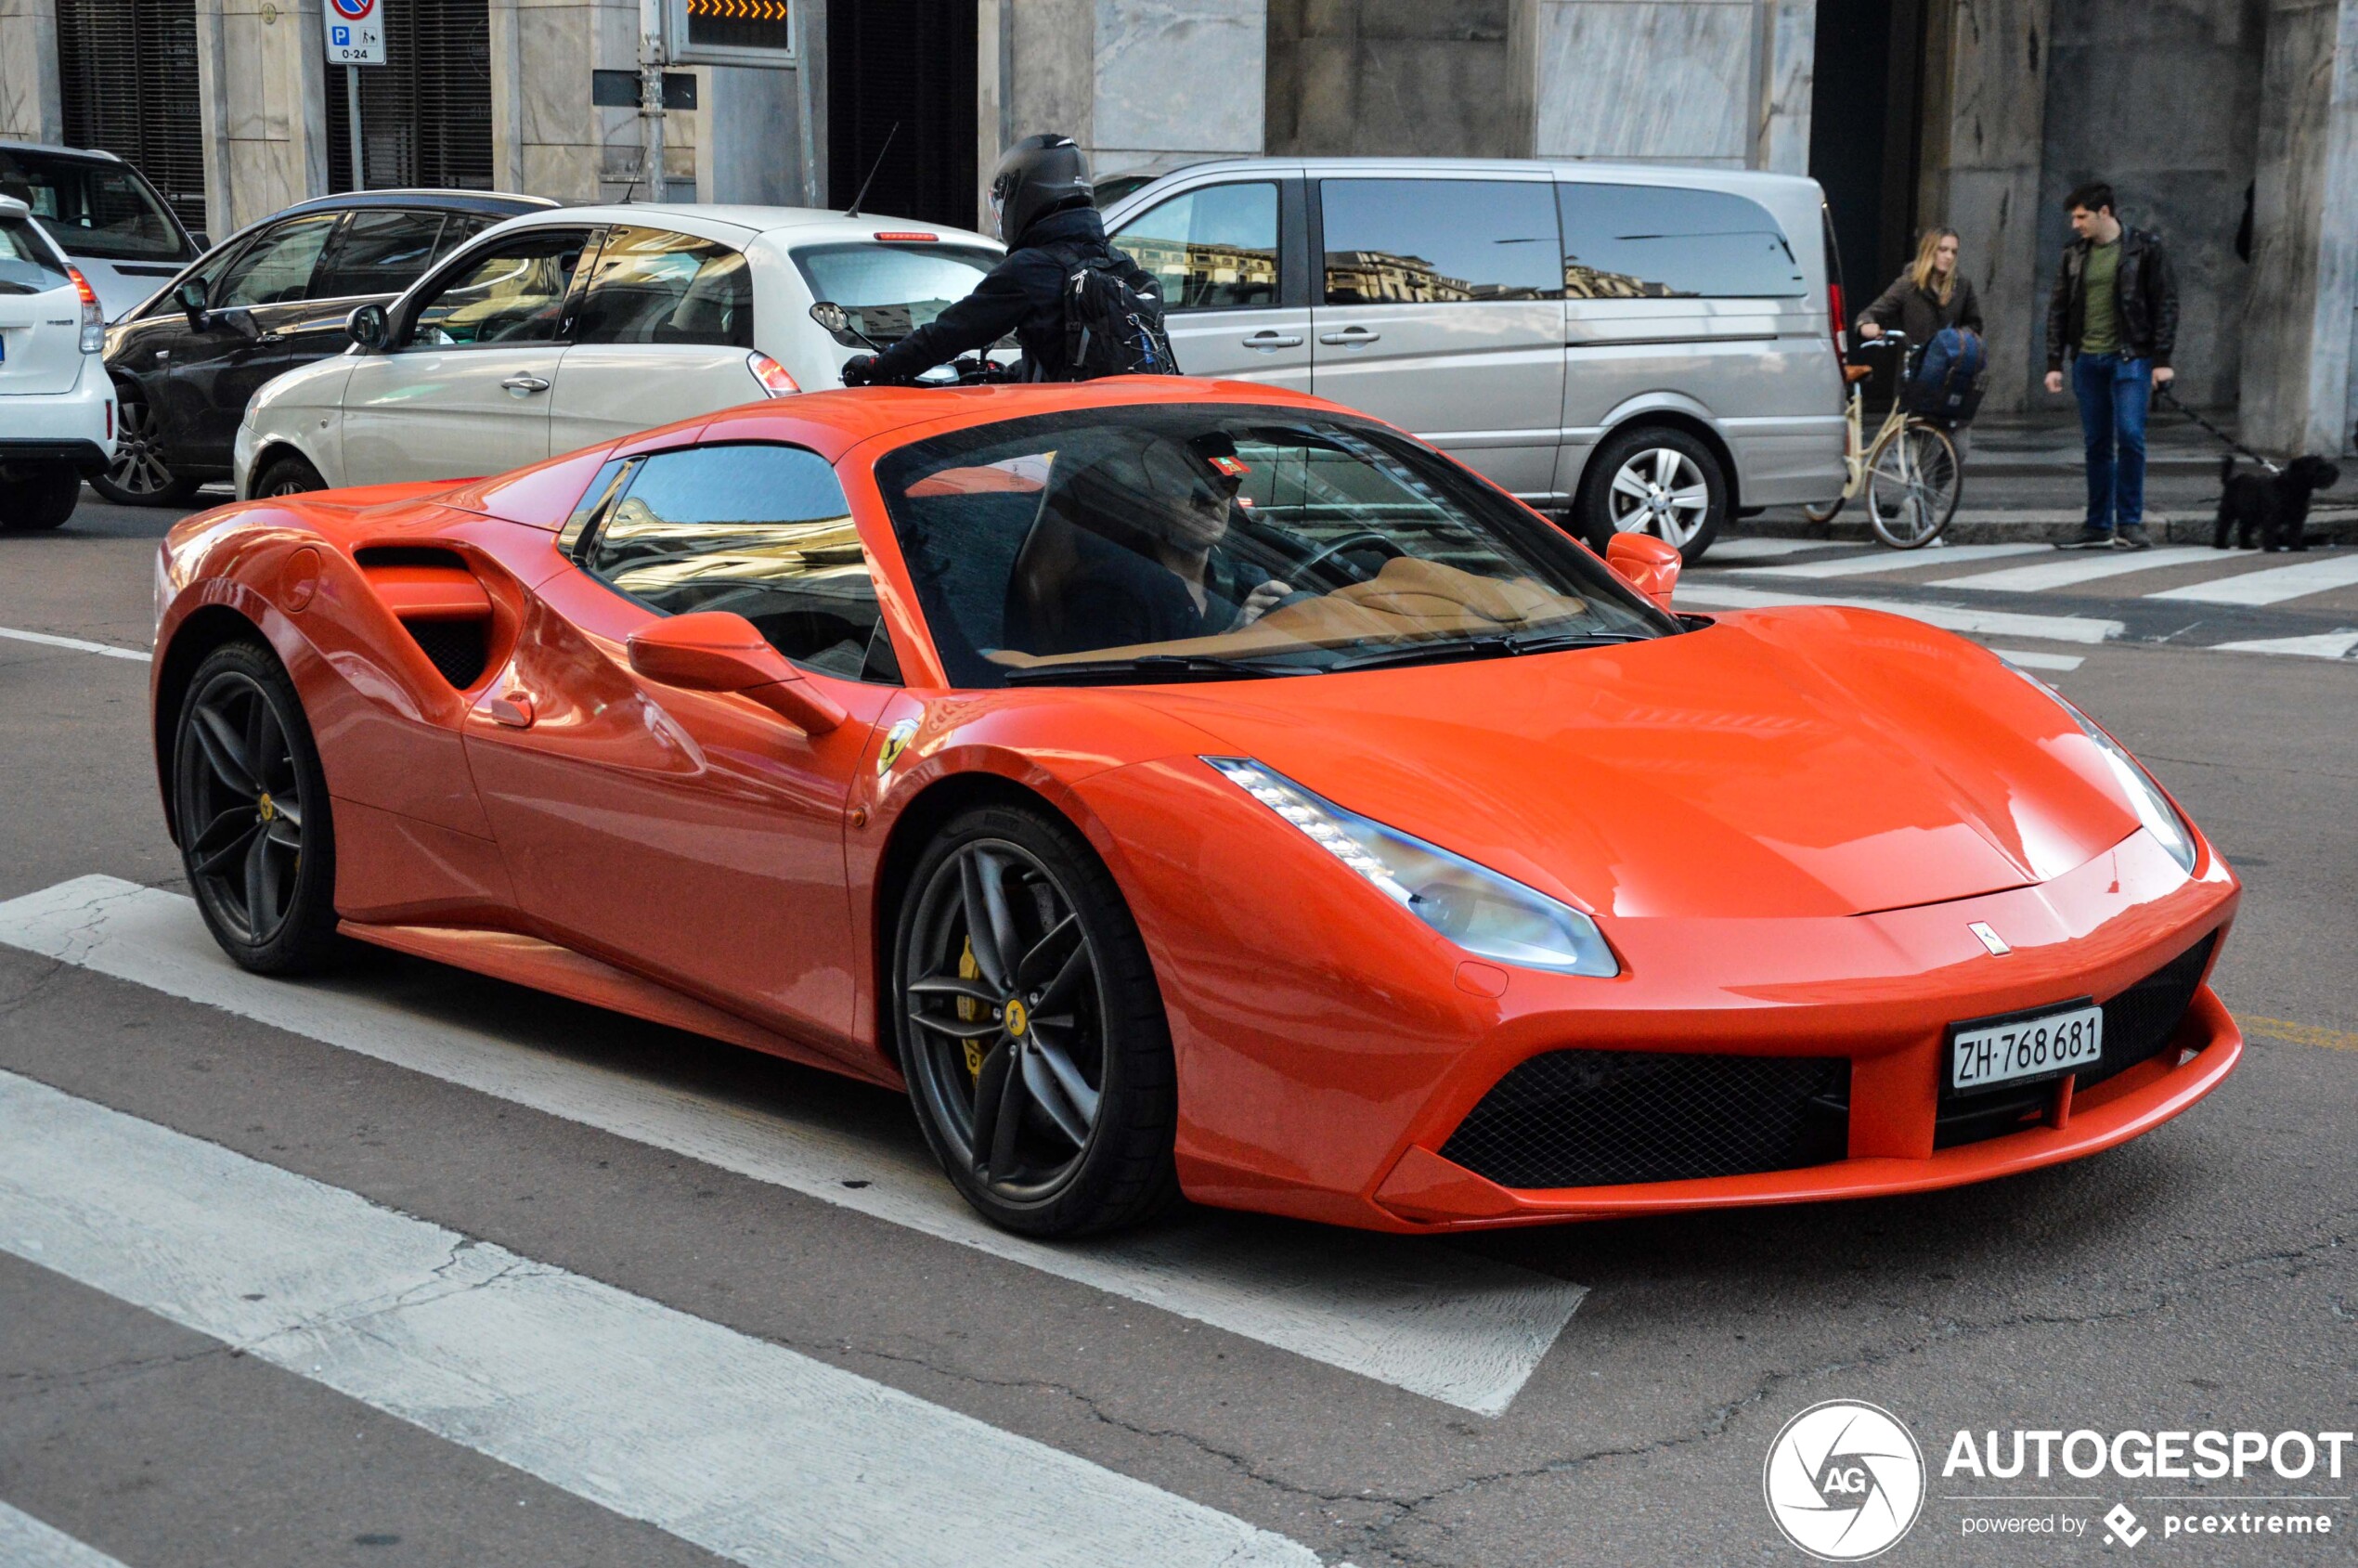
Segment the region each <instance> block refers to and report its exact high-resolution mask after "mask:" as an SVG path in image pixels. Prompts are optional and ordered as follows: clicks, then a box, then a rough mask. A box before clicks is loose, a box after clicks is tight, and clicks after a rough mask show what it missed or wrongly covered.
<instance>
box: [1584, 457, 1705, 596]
mask: <svg viewBox="0 0 2358 1568" xmlns="http://www.w3.org/2000/svg"><path fill="white" fill-rule="evenodd" d="M1727 515H1728V479H1727V475H1726V474H1724V473H1721V472H1720V468H1719V460H1718V459H1717V457H1715V456H1713V455H1712V451H1711V448H1710V447H1706V446H1704V444H1703V442H1702V441H1701V440H1699V439H1698V438H1697V437H1695V436H1692V435H1690V434H1687V432H1685V431H1683V430H1678V429H1675V428H1672V427H1670V426H1667V425H1658V424H1656V425H1636V426H1632V427H1631V428H1629V429H1626V430H1620V431H1616V432H1614V433H1613V435H1612V436H1611V437H1609V438H1608V439H1607V440H1606V442H1605V444H1604V445H1603V446H1601V447H1598V448H1597V455H1596V456H1595V457H1594V458H1591V459H1590V460H1589V461H1588V477H1587V482H1586V483H1585V484H1583V485H1582V486H1581V487H1580V502H1579V523H1580V533H1581V537H1582V538H1585V539H1587V541H1588V547H1589V548H1590V549H1591V550H1594V551H1596V552H1597V553H1598V554H1600V555H1602V554H1603V553H1604V551H1605V546H1607V545H1609V544H1611V543H1612V542H1613V535H1615V534H1652V535H1653V536H1654V537H1655V538H1658V539H1661V540H1663V541H1664V542H1665V543H1666V544H1674V545H1677V546H1678V553H1679V554H1680V555H1682V556H1684V557H1685V558H1686V562H1687V564H1688V565H1690V566H1691V565H1693V564H1695V563H1696V562H1698V561H1700V560H1702V559H1703V558H1704V551H1708V550H1710V548H1711V541H1712V540H1714V539H1716V538H1718V537H1719V526H1720V524H1721V522H1722V521H1723V520H1724V519H1725V518H1726V517H1727Z"/></svg>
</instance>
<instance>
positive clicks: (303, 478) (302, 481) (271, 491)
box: [253, 453, 328, 500]
mask: <svg viewBox="0 0 2358 1568" xmlns="http://www.w3.org/2000/svg"><path fill="white" fill-rule="evenodd" d="M327 487H328V482H327V481H326V480H324V479H322V478H320V477H319V471H318V470H317V469H316V468H314V467H312V466H311V465H310V464H309V463H307V462H305V461H304V460H302V459H301V458H298V457H296V456H294V455H293V454H292V453H289V454H288V455H287V456H285V457H283V458H272V459H271V460H270V463H269V466H268V467H266V468H265V469H264V470H263V471H262V476H261V477H260V478H259V479H256V480H255V481H254V482H253V495H254V499H257V500H258V499H261V498H262V497H264V496H299V495H302V494H303V493H304V491H306V490H324V489H326V488H327Z"/></svg>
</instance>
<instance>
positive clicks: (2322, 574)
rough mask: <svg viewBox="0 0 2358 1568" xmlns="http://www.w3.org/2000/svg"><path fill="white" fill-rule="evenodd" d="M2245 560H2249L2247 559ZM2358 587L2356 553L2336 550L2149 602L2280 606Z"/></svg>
mask: <svg viewBox="0 0 2358 1568" xmlns="http://www.w3.org/2000/svg"><path fill="white" fill-rule="evenodd" d="M2245 559H2247V560H2248V559H2250V557H2248V556H2247V557H2245ZM2352 584H2358V550H2353V551H2346V552H2344V551H2337V552H2335V553H2333V554H2331V555H2325V556H2321V557H2319V558H2318V559H2316V560H2313V561H2302V562H2300V563H2297V564H2293V565H2290V566H2272V567H2269V568H2267V569H2265V570H2262V571H2258V572H2246V573H2244V574H2242V575H2241V576H2239V577H2222V578H2218V579H2215V580H2213V581H2210V582H2200V583H2190V584H2188V585H2187V586H2186V587H2184V588H2170V589H2164V590H2162V591H2160V592H2159V593H2150V594H2147V595H2146V596H2145V597H2147V598H2148V599H2174V600H2181V601H2191V602H2192V603H2197V604H2281V603H2285V601H2287V600H2288V599H2305V598H2307V597H2308V596H2309V595H2310V594H2313V593H2326V592H2329V591H2331V590H2334V589H2337V588H2349V587H2351V586H2352Z"/></svg>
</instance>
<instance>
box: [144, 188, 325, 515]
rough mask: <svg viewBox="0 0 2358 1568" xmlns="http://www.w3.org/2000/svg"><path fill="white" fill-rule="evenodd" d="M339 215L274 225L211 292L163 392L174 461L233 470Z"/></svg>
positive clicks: (175, 352)
mask: <svg viewBox="0 0 2358 1568" xmlns="http://www.w3.org/2000/svg"><path fill="white" fill-rule="evenodd" d="M339 215H340V214H335V213H306V214H303V215H302V216H300V217H292V218H289V219H287V220H286V221H285V222H284V223H279V224H273V225H272V226H271V227H268V228H267V229H265V230H264V231H263V232H262V233H261V234H259V235H257V236H256V237H255V238H254V240H253V241H252V242H251V243H250V244H248V245H247V246H246V248H245V249H244V250H243V251H241V252H240V253H239V254H238V256H237V259H236V260H234V261H233V262H231V263H230V264H229V266H227V267H226V268H225V269H223V271H222V273H221V274H220V279H219V281H218V282H217V283H214V284H209V285H208V286H207V288H206V291H205V308H204V312H203V314H202V316H201V317H199V318H198V319H197V320H196V321H194V322H192V323H191V324H190V330H189V331H188V334H187V336H186V337H184V338H182V339H181V340H180V341H179V342H178V343H175V344H173V345H172V351H171V352H172V358H171V369H170V370H169V371H168V372H167V373H165V374H164V375H162V377H161V378H159V380H158V382H156V384H155V391H156V394H157V396H158V398H159V406H158V408H157V409H156V412H157V414H158V415H159V416H160V418H161V419H162V434H163V437H164V440H165V443H166V445H167V446H168V447H170V449H171V450H172V452H173V453H174V460H175V462H177V463H179V464H181V465H183V466H185V467H188V468H192V469H207V470H211V469H221V468H227V466H228V464H229V447H230V443H231V442H232V441H233V440H234V439H235V438H236V436H237V434H238V421H239V420H240V419H241V418H242V417H244V414H245V411H246V401H247V399H249V398H251V397H252V396H253V395H254V394H255V393H256V392H259V391H260V390H262V385H263V383H264V382H267V381H269V380H270V379H271V378H272V377H274V376H278V375H279V374H281V373H283V372H284V371H285V370H287V369H289V367H290V366H291V365H292V345H291V344H290V343H289V341H288V338H287V329H288V328H290V327H291V326H293V325H294V324H295V323H296V321H297V319H298V318H299V317H301V315H302V312H303V308H304V296H305V295H306V294H307V293H308V292H310V287H311V274H312V271H313V270H314V268H315V267H317V265H318V261H319V256H320V253H321V252H322V251H323V250H324V249H325V248H326V246H327V242H328V239H329V236H330V234H332V233H333V232H334V230H335V227H336V221H337V218H338V217H339Z"/></svg>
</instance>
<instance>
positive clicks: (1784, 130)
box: [1752, 0, 1818, 175]
mask: <svg viewBox="0 0 2358 1568" xmlns="http://www.w3.org/2000/svg"><path fill="white" fill-rule="evenodd" d="M1817 55H1818V0H1763V3H1762V5H1761V7H1760V98H1759V103H1760V119H1759V128H1758V130H1757V131H1756V133H1755V135H1754V137H1753V153H1752V166H1753V167H1754V168H1756V169H1767V170H1769V172H1770V173H1771V174H1779V175H1806V174H1807V173H1808V172H1809V96H1810V93H1811V92H1812V91H1813V90H1814V88H1815V86H1816V79H1817V71H1816V69H1815V67H1816V64H1817Z"/></svg>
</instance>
